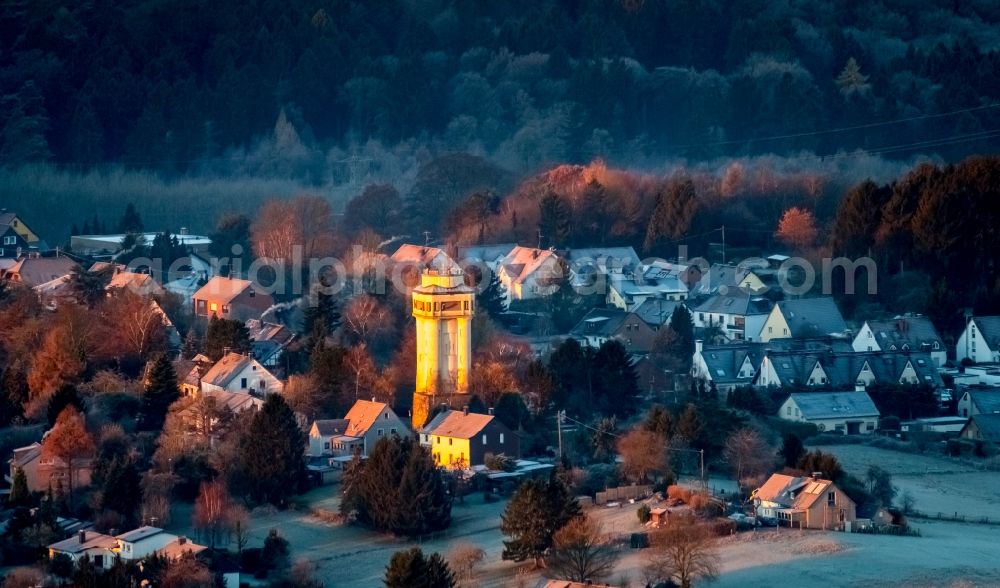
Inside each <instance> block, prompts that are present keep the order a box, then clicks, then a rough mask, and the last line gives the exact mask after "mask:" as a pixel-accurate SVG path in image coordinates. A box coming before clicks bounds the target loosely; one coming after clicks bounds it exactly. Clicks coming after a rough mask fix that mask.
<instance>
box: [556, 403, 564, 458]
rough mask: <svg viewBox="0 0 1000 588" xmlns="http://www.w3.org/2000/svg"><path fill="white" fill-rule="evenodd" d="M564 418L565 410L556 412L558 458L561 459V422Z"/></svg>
mask: <svg viewBox="0 0 1000 588" xmlns="http://www.w3.org/2000/svg"><path fill="white" fill-rule="evenodd" d="M564 418H566V411H565V410H560V411H559V412H557V413H556V434H557V435H558V436H559V459H562V456H563V450H562V422H563V419H564Z"/></svg>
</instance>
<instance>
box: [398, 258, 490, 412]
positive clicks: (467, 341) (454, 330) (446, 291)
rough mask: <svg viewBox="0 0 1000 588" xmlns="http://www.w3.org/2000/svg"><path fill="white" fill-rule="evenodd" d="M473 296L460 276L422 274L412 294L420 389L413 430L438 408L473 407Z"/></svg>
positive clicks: (415, 394) (439, 272) (458, 273)
mask: <svg viewBox="0 0 1000 588" xmlns="http://www.w3.org/2000/svg"><path fill="white" fill-rule="evenodd" d="M475 304H476V296H475V290H473V289H472V288H470V287H469V286H466V285H465V280H464V278H463V274H462V271H461V270H458V269H451V270H433V269H427V270H424V272H423V274H421V276H420V285H419V286H417V287H416V288H414V289H413V316H414V318H416V319H417V386H416V389H415V390H414V392H413V413H412V423H413V429H414V430H415V431H416V430H418V429H420V428H421V427H423V426H424V424H425V423H426V422H427V416H428V415H429V414H430V412H431V409H432V408H434V407H435V406H437V405H439V404H441V403H446V404H449V405H451V406H452V407H453V408H459V407H461V406H462V405H463V404H468V401H469V396H468V395H469V368H470V366H471V365H472V315H473V314H475V310H476V307H475Z"/></svg>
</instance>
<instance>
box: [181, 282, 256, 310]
mask: <svg viewBox="0 0 1000 588" xmlns="http://www.w3.org/2000/svg"><path fill="white" fill-rule="evenodd" d="M252 287H253V283H252V282H251V281H250V280H240V279H238V278H224V277H222V276H215V277H214V278H212V279H211V280H209V281H208V283H206V284H205V285H204V286H202V287H201V288H199V289H198V291H197V292H195V293H194V296H193V297H194V298H197V299H198V300H214V301H218V302H221V303H223V304H225V303H227V302H230V301H232V300H233V299H234V298H236V297H237V296H239V295H240V294H242V293H243V292H245V291H246V290H248V289H250V288H252Z"/></svg>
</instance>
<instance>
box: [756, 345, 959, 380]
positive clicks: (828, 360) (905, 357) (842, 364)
mask: <svg viewBox="0 0 1000 588" xmlns="http://www.w3.org/2000/svg"><path fill="white" fill-rule="evenodd" d="M775 341H777V340H772V341H771V342H769V343H768V347H767V352H766V353H765V355H766V357H767V359H768V361H769V362H770V364H771V368H772V369H773V370H774V372H775V373H776V374H777V376H778V378H779V379H780V380H781V382H782V383H783V384H785V385H788V384H803V383H806V382H807V381H808V378H809V374H811V373H812V371H813V368H814V367H815V366H816V363H817V362H818V363H819V364H820V366H821V367H822V368H823V371H824V372H825V373H826V377H827V380H828V381H827V382H826V384H830V385H832V386H844V387H848V386H854V385H855V383H857V382H858V380H859V377H860V376H861V374H862V370H863V369H864V367H865V366H866V365H867V366H868V368H869V370H870V371H871V374H872V375H873V376H874V377H875V383H878V384H898V383H899V381H900V379H901V378H902V376H903V373H904V371H905V370H906V367H907V366H908V365H909V366H910V367H912V368H913V372H914V374H915V375H916V376H917V380H918V381H919V383H921V384H928V385H930V386H941V385H942V380H941V375H940V373H938V369H937V366H936V365H935V364H934V361H933V360H932V359H931V357H930V354H929V353H926V352H916V353H915V352H910V351H871V352H868V351H860V352H853V351H845V352H839V351H830V350H823V349H795V350H793V351H783V350H780V348H778V349H775V348H774V347H772V345H773V344H774V342H775Z"/></svg>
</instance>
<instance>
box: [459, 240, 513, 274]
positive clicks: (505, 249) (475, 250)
mask: <svg viewBox="0 0 1000 588" xmlns="http://www.w3.org/2000/svg"><path fill="white" fill-rule="evenodd" d="M515 247H517V243H500V244H498V245H467V246H465V247H459V248H458V260H459V263H461V264H462V267H465V265H466V264H470V265H471V264H483V265H485V266H486V267H488V268H490V271H491V272H493V273H494V274H495V273H497V270H498V269H499V268H500V262H502V261H503V259H504V258H505V257H507V256H508V255H510V252H511V251H513V250H514V248H515Z"/></svg>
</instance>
